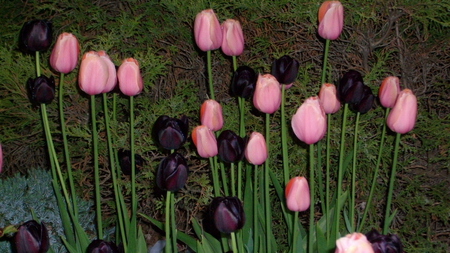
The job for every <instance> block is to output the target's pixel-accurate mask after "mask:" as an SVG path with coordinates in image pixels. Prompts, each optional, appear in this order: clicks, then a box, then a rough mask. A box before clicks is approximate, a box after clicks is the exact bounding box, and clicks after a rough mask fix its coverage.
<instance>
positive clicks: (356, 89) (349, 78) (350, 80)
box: [337, 70, 364, 104]
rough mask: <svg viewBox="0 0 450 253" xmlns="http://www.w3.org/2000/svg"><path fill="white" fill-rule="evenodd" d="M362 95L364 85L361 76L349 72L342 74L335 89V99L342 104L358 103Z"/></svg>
mask: <svg viewBox="0 0 450 253" xmlns="http://www.w3.org/2000/svg"><path fill="white" fill-rule="evenodd" d="M363 93H364V83H363V79H362V76H361V74H360V73H359V72H358V71H356V70H350V71H348V72H347V73H345V74H344V76H343V77H342V79H341V81H340V82H339V85H338V88H337V97H338V99H339V100H340V101H341V102H342V103H349V104H351V103H358V102H359V101H360V100H361V98H362V96H363Z"/></svg>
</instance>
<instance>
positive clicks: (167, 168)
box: [156, 153, 188, 192]
mask: <svg viewBox="0 0 450 253" xmlns="http://www.w3.org/2000/svg"><path fill="white" fill-rule="evenodd" d="M187 174H188V166H187V162H186V160H185V159H184V157H183V156H182V155H180V154H178V153H172V154H170V155H169V156H167V157H166V158H164V159H163V160H162V161H161V163H160V164H159V166H158V170H157V172H156V185H158V187H159V188H160V189H162V190H167V191H171V192H175V191H178V190H179V189H181V188H183V187H184V184H186V180H187Z"/></svg>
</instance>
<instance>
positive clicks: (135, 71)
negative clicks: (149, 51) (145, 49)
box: [117, 58, 144, 96]
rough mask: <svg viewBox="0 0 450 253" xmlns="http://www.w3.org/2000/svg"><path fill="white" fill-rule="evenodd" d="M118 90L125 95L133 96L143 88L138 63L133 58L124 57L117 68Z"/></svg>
mask: <svg viewBox="0 0 450 253" xmlns="http://www.w3.org/2000/svg"><path fill="white" fill-rule="evenodd" d="M117 78H118V79H119V88H120V91H121V92H122V93H123V94H124V95H126V96H135V95H137V94H139V93H141V91H142V89H143V88H144V84H143V82H142V77H141V72H140V70H139V63H138V62H137V61H136V60H135V59H133V58H128V59H125V60H124V61H123V62H122V64H121V65H120V67H119V69H118V70H117Z"/></svg>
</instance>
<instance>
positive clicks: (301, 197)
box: [284, 177, 310, 212]
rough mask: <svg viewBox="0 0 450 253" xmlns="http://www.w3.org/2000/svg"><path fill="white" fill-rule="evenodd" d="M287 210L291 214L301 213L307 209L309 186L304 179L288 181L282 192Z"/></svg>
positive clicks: (295, 178)
mask: <svg viewBox="0 0 450 253" xmlns="http://www.w3.org/2000/svg"><path fill="white" fill-rule="evenodd" d="M284 194H285V197H286V205H287V208H288V209H289V210H291V211H293V212H303V211H306V210H307V209H308V208H309V205H310V199H309V197H310V196H309V185H308V181H306V178H304V177H294V178H291V180H289V182H288V184H287V185H286V190H285V191H284Z"/></svg>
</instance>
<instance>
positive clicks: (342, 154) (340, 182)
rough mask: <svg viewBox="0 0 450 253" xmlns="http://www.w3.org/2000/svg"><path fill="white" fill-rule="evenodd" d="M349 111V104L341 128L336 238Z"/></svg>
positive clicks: (345, 109) (335, 225) (337, 234)
mask: <svg viewBox="0 0 450 253" xmlns="http://www.w3.org/2000/svg"><path fill="white" fill-rule="evenodd" d="M347 111H348V104H347V103H346V104H345V105H344V113H343V115H342V128H341V144H340V148H339V167H338V183H337V194H336V206H335V209H336V212H335V215H334V236H335V237H334V238H339V220H340V217H339V216H340V214H341V208H340V207H341V205H340V203H339V202H340V197H341V194H342V176H343V170H344V169H343V167H344V147H345V125H346V123H347Z"/></svg>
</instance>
